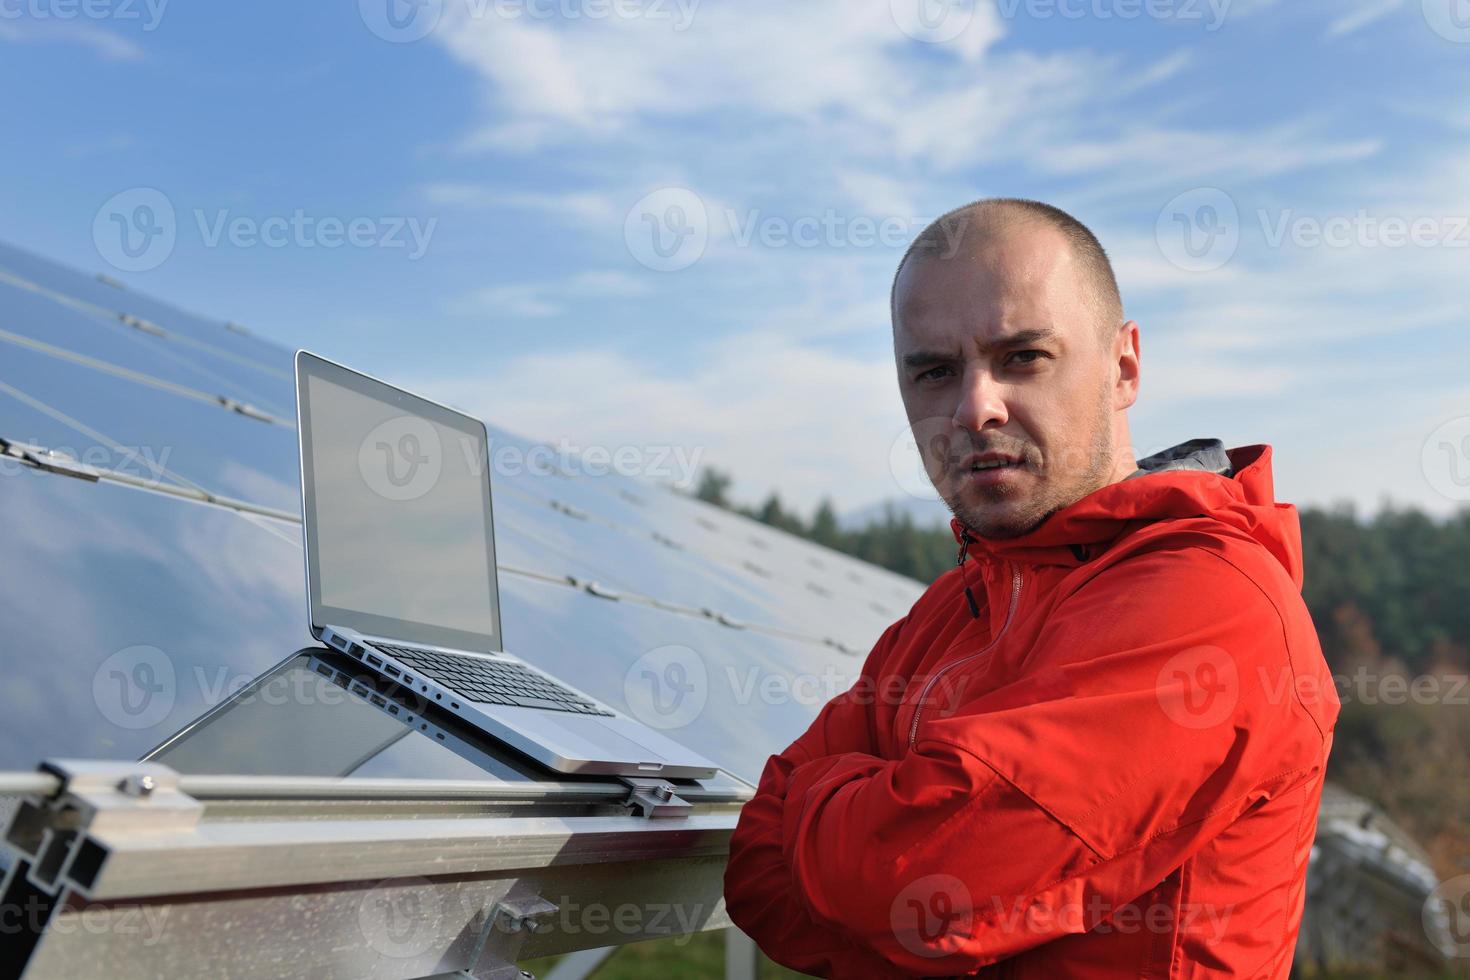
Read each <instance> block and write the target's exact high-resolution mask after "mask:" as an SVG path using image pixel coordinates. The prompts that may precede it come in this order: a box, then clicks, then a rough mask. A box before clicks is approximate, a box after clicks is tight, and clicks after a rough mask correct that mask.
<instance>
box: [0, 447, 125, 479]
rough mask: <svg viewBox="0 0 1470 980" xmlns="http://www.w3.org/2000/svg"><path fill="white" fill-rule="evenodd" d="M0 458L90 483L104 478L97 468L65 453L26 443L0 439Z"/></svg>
mask: <svg viewBox="0 0 1470 980" xmlns="http://www.w3.org/2000/svg"><path fill="white" fill-rule="evenodd" d="M0 456H9V457H11V458H12V459H18V460H20V461H21V462H22V463H25V464H27V465H29V466H34V467H35V468H36V469H38V470H45V471H46V472H48V473H55V474H57V475H59V476H72V477H76V478H77V479H78V480H86V481H88V482H89V483H96V482H97V481H98V480H100V479H101V478H102V474H101V473H100V472H99V471H98V470H97V469H96V468H94V467H91V466H88V465H87V464H86V463H83V462H80V461H79V460H75V459H73V458H72V457H70V456H67V455H65V454H63V453H58V452H55V451H53V450H50V449H47V448H46V447H45V446H33V445H31V444H30V443H26V442H16V441H14V440H12V439H4V438H0Z"/></svg>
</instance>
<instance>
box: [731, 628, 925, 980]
mask: <svg viewBox="0 0 1470 980" xmlns="http://www.w3.org/2000/svg"><path fill="white" fill-rule="evenodd" d="M907 618H908V617H904V618H903V619H900V620H899V621H898V622H896V623H894V624H893V625H891V626H889V627H888V629H886V630H885V631H884V632H883V635H882V636H880V637H879V638H878V642H877V643H876V644H874V646H873V650H872V652H871V653H869V654H868V659H867V661H866V662H865V663H864V666H863V671H862V673H861V675H860V679H859V681H858V683H857V684H856V685H854V688H853V689H852V690H849V691H847V692H845V693H843V694H839V695H838V696H837V697H835V698H833V699H832V700H831V701H829V702H827V704H826V705H824V706H823V708H822V710H821V711H820V712H819V713H818V714H817V718H816V720H815V721H814V722H812V724H811V727H810V728H808V729H807V731H806V732H805V734H803V735H802V736H801V737H800V738H798V739H797V740H796V741H795V742H793V743H792V744H791V745H790V746H789V747H788V748H787V749H786V750H785V751H784V752H782V753H780V754H779V755H773V756H771V757H770V758H769V759H768V760H767V761H766V766H765V769H764V771H763V772H762V773H761V778H760V784H759V786H758V787H757V789H756V793H755V796H754V797H753V798H752V799H751V800H750V801H749V802H748V803H746V804H745V807H744V808H743V809H742V810H741V813H740V820H739V823H738V824H737V826H736V828H735V832H734V834H733V835H732V836H731V839H730V859H729V863H728V865H727V866H726V870H725V905H726V910H727V911H728V913H729V915H730V919H731V921H733V922H734V923H735V924H736V925H737V926H739V927H740V928H741V929H742V930H743V931H744V932H745V933H746V934H748V935H749V936H750V937H751V938H752V939H754V940H755V942H756V944H757V945H758V946H760V948H761V949H762V950H763V951H764V952H765V953H766V955H767V956H769V957H771V958H772V959H774V960H775V961H776V962H778V963H781V964H782V965H784V966H788V967H791V968H792V969H795V970H801V971H803V972H806V973H813V974H816V975H818V976H862V977H875V978H876V977H884V976H893V975H896V974H894V971H893V967H892V965H891V964H889V963H888V962H887V961H886V960H884V959H882V958H881V957H879V956H877V955H876V954H875V953H873V952H872V951H871V950H869V949H867V948H866V947H863V946H861V945H860V944H858V943H856V942H854V941H853V939H852V938H851V937H849V936H848V935H846V934H845V933H843V932H842V931H840V930H835V929H831V928H828V927H827V926H824V925H820V924H818V923H817V922H816V921H815V920H814V919H813V918H812V917H811V915H810V914H809V913H808V911H807V908H806V905H805V903H804V902H802V901H801V900H800V899H799V898H798V897H797V896H796V895H795V893H794V884H795V883H794V882H793V880H792V877H791V869H790V866H789V864H788V863H787V860H786V858H785V856H784V855H783V854H782V847H781V842H782V820H783V814H784V811H785V803H786V795H787V789H788V786H789V784H790V779H791V775H792V773H793V771H795V770H796V769H798V768H807V767H809V766H823V765H825V764H827V762H828V761H829V760H830V761H836V760H837V759H841V758H846V757H848V756H857V757H868V756H870V755H871V754H872V753H874V752H876V751H877V738H876V732H875V728H874V726H875V724H876V722H875V718H874V713H873V707H872V703H873V701H874V700H875V697H876V692H878V691H879V690H881V689H880V688H879V686H878V684H877V680H876V679H877V677H878V675H879V672H880V671H881V669H882V665H883V663H884V662H885V660H886V659H887V657H888V654H889V653H890V652H891V650H892V649H893V646H894V644H895V643H896V642H897V641H898V637H899V635H900V633H901V631H902V629H903V626H904V624H905V622H906V621H907Z"/></svg>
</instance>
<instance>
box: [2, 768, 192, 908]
mask: <svg viewBox="0 0 1470 980" xmlns="http://www.w3.org/2000/svg"><path fill="white" fill-rule="evenodd" d="M40 768H41V771H42V772H48V773H51V774H52V775H54V776H56V777H57V778H58V779H60V780H61V788H60V790H59V791H58V792H57V793H56V795H55V796H53V797H51V798H49V799H46V800H41V801H39V802H38V801H34V800H29V799H28V800H22V801H21V804H20V806H19V807H17V808H16V811H15V813H14V814H13V815H12V816H11V819H10V823H9V824H8V825H7V826H6V828H5V837H4V841H5V843H6V844H7V845H9V846H10V847H11V848H12V849H13V850H14V851H15V852H16V853H17V854H18V855H19V856H20V858H21V859H22V860H23V861H25V862H26V863H27V864H28V865H29V867H30V872H29V873H28V875H27V878H28V880H29V881H30V882H31V884H32V885H34V886H35V887H36V888H39V889H40V890H42V891H44V892H46V893H47V894H49V895H56V894H58V893H59V892H60V890H61V888H62V887H63V886H67V887H71V888H74V889H75V890H77V891H78V892H80V893H81V894H82V895H84V896H85V895H87V894H88V892H89V890H90V889H91V887H92V885H93V884H94V883H96V881H97V879H98V877H99V876H100V875H101V873H102V868H103V866H104V865H105V864H106V863H107V858H108V856H109V854H110V853H111V852H110V851H109V849H108V847H107V845H106V844H105V843H103V841H102V839H100V838H101V837H104V836H106V835H109V834H118V833H129V832H137V833H158V832H160V831H163V832H167V831H176V830H181V829H183V830H187V829H188V828H191V827H194V826H196V825H197V824H198V823H199V818H200V817H201V816H202V815H203V814H204V806H203V804H201V803H199V801H197V800H195V799H194V798H193V797H190V796H186V795H184V793H182V792H181V791H180V790H179V775H178V773H176V772H174V771H173V770H172V769H170V768H168V767H167V766H161V765H158V764H157V763H152V762H86V761H79V760H72V759H60V760H53V761H50V762H44V763H42V764H41V766H40Z"/></svg>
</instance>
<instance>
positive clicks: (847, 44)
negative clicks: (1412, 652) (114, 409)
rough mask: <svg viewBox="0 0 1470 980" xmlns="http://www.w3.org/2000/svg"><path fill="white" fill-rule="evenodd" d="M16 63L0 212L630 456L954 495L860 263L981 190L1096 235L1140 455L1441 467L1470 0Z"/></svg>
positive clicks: (639, 28)
mask: <svg viewBox="0 0 1470 980" xmlns="http://www.w3.org/2000/svg"><path fill="white" fill-rule="evenodd" d="M0 87H3V90H4V91H5V92H6V93H7V96H6V97H5V98H4V99H0V239H4V240H5V241H7V242H9V243H11V244H14V245H17V246H20V247H23V248H26V249H29V250H31V251H33V252H36V253H38V254H41V255H43V256H46V257H49V258H52V259H54V260H57V261H61V262H64V263H66V264H69V265H73V266H76V267H79V268H81V269H84V270H87V271H97V272H105V273H107V274H108V275H111V276H113V277H114V278H117V279H119V280H122V281H124V282H126V283H127V284H128V285H129V286H130V287H132V288H134V289H137V290H141V291H145V292H148V293H151V294H154V295H156V296H158V297H161V298H163V299H166V300H169V301H171V302H174V303H176V304H178V305H180V306H183V307H185V308H188V309H191V310H195V311H198V312H201V313H206V314H210V315H213V316H217V317H219V318H221V319H228V320H232V321H235V322H237V323H242V324H245V325H246V326H248V327H250V328H251V329H252V330H254V331H255V332H256V333H258V334H261V335H262V336H265V337H267V338H270V339H273V340H276V341H278V342H280V343H281V344H283V345H285V346H288V347H292V348H294V347H297V346H305V347H309V348H312V349H314V350H317V351H320V352H322V353H324V354H327V355H329V356H332V357H335V358H336V359H339V360H342V361H345V362H346V363H348V364H350V365H353V366H355V367H359V368H361V369H363V370H367V371H369V372H371V373H374V374H378V375H381V376H383V377H387V378H390V379H392V380H395V381H399V382H402V383H405V384H407V385H409V386H411V387H414V388H415V389H417V390H420V391H422V392H424V393H425V394H428V395H431V396H433V397H436V398H438V399H440V400H443V401H447V402H450V403H452V404H455V405H458V406H461V407H463V408H466V409H468V410H470V411H472V412H474V413H476V414H478V415H480V416H481V417H483V418H484V419H485V420H486V421H487V422H490V423H491V424H492V425H495V426H498V427H500V428H502V429H506V430H510V431H513V432H517V433H520V434H522V435H525V436H529V437H532V438H536V439H544V440H548V441H552V442H554V443H558V444H560V445H563V446H564V447H566V448H567V449H568V450H569V451H572V452H576V451H582V452H586V451H587V450H589V449H598V450H600V451H601V452H602V453H604V455H610V456H612V457H613V458H614V459H617V460H620V461H621V462H619V463H617V464H615V465H617V466H622V467H624V468H626V469H628V470H629V471H631V472H634V473H635V474H636V475H641V476H645V477H647V478H651V479H660V480H678V479H686V478H688V477H689V476H690V475H691V474H693V473H694V472H696V469H695V467H696V466H713V467H717V468H719V469H721V470H724V471H726V472H729V473H731V474H733V476H734V477H735V483H734V486H733V494H734V496H735V497H736V498H737V499H738V500H742V501H745V502H750V503H755V502H758V501H759V500H760V499H761V498H763V497H764V496H765V495H766V494H767V493H769V492H770V491H771V490H773V489H774V490H779V491H780V493H781V495H782V498H783V500H784V501H785V502H787V503H788V504H790V505H793V506H795V507H796V508H797V509H798V510H800V511H802V512H804V513H807V514H809V513H810V512H811V509H812V508H814V507H815V506H816V504H817V503H818V501H819V500H820V499H822V498H823V497H828V498H830V499H832V500H833V501H834V503H835V504H836V506H837V508H838V510H839V511H840V512H854V511H861V510H863V509H864V508H867V507H869V506H871V505H873V504H874V503H875V502H878V501H882V500H886V499H895V500H898V501H901V502H916V503H915V504H914V506H916V507H919V508H925V507H927V508H930V509H931V510H932V512H934V513H936V514H940V515H942V514H943V512H942V507H941V505H939V504H937V503H934V502H933V493H932V490H930V489H928V488H927V485H926V484H925V483H924V481H923V479H922V477H921V476H920V475H919V472H918V470H917V466H916V464H915V462H914V458H913V455H912V451H911V448H910V447H909V446H908V445H907V444H906V439H905V435H906V429H907V426H906V424H905V420H904V413H903V408H902V404H901V402H900V401H899V397H898V389H897V384H896V381H895V376H894V366H893V360H892V347H891V339H890V332H889V319H888V305H887V300H888V289H889V285H890V282H891V278H892V275H893V271H894V267H895V266H896V264H897V262H898V259H899V258H900V256H901V255H902V253H903V250H904V248H905V246H906V245H907V243H908V241H909V240H910V239H911V238H912V237H913V235H915V234H916V233H917V232H918V231H919V230H920V229H921V228H922V227H923V226H924V225H925V224H926V223H927V222H928V221H929V220H930V219H932V218H934V217H936V216H938V215H939V214H941V213H943V212H944V211H946V210H948V209H950V208H952V207H954V206H956V205H959V204H963V203H965V202H967V201H970V200H973V199H976V198H980V197H986V196H994V195H1005V196H1019V197H1030V198H1036V199H1040V200H1044V201H1047V202H1049V203H1052V204H1056V205H1058V206H1060V207H1063V208H1065V209H1067V210H1068V211H1070V212H1072V213H1073V214H1075V215H1076V216H1077V217H1078V218H1080V219H1081V220H1082V221H1084V222H1085V223H1087V224H1088V225H1089V226H1090V227H1091V228H1092V229H1093V230H1094V231H1095V232H1096V233H1097V235H1098V237H1099V238H1100V239H1101V240H1102V242H1103V244H1104V246H1105V247H1106V248H1107V249H1108V251H1109V254H1110V255H1111V256H1112V259H1113V261H1114V264H1115V267H1116V270H1117V274H1118V279H1119V283H1120V287H1121V289H1122V293H1123V299H1124V305H1125V310H1126V313H1127V315H1128V316H1129V317H1130V318H1132V319H1134V320H1137V321H1138V323H1139V325H1140V330H1141V337H1142V341H1141V346H1142V353H1143V373H1142V384H1141V390H1140V396H1139V400H1138V403H1137V404H1136V405H1135V406H1134V408H1133V409H1132V410H1131V411H1130V413H1129V416H1130V423H1131V427H1132V433H1133V436H1134V444H1135V452H1136V455H1138V456H1140V457H1141V456H1143V455H1147V454H1148V453H1150V452H1154V451H1157V450H1158V449H1161V448H1164V447H1166V446H1170V445H1173V444H1175V443H1178V442H1181V441H1184V440H1186V439H1191V438H1198V437H1215V438H1220V439H1223V440H1224V441H1225V444H1226V445H1227V446H1244V445H1251V444H1255V443H1269V444H1270V445H1272V446H1273V447H1274V453H1275V459H1274V462H1275V475H1276V489H1277V495H1278V498H1279V499H1283V500H1287V501H1290V502H1293V503H1296V504H1298V505H1314V504H1315V505H1327V504H1332V503H1336V502H1340V501H1348V502H1352V503H1353V504H1354V505H1355V506H1356V507H1357V508H1358V509H1359V512H1360V513H1372V512H1374V511H1375V510H1377V509H1378V508H1379V507H1381V506H1383V505H1384V504H1385V503H1386V502H1391V503H1393V504H1396V505H1414V506H1419V507H1423V508H1426V509H1429V510H1431V511H1433V512H1435V513H1437V514H1444V513H1448V512H1450V511H1451V510H1452V509H1453V508H1455V507H1457V506H1459V505H1460V504H1461V503H1463V502H1464V501H1466V500H1470V380H1467V377H1466V368H1467V366H1470V330H1467V327H1470V323H1467V314H1466V305H1465V298H1466V292H1467V289H1466V287H1467V285H1470V180H1467V177H1470V162H1467V161H1470V152H1467V150H1470V0H1330V2H1329V0H1290V2H1288V0H1275V2H1272V0H802V2H800V3H790V2H775V0H738V2H736V0H360V2H357V0H339V2H336V3H330V4H306V3H299V2H293V3H287V2H277V0H255V2H252V3H250V4H235V5H225V4H197V3H196V4H183V3H171V2H168V0H0ZM620 450H622V451H624V452H623V453H622V454H621V455H618V454H619V451H620ZM671 459H676V460H679V461H681V462H680V465H677V466H675V465H671V464H670V462H669V461H670V460H671Z"/></svg>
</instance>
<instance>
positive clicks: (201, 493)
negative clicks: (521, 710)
mask: <svg viewBox="0 0 1470 980" xmlns="http://www.w3.org/2000/svg"><path fill="white" fill-rule="evenodd" d="M9 387H10V386H9V385H7V384H5V382H3V381H0V388H9ZM104 438H105V437H104ZM14 446H23V447H24V448H27V449H35V450H41V449H42V448H43V447H29V446H25V444H21V443H13V442H10V441H9V440H6V439H5V438H4V437H3V436H0V454H4V452H5V451H6V450H9V449H10V448H11V447H14ZM16 458H20V459H22V460H23V461H27V460H25V457H24V456H21V457H16ZM86 469H87V470H88V471H89V472H90V473H93V474H95V475H96V476H97V477H98V478H99V479H101V480H106V481H109V482H113V483H118V484H121V485H124V486H127V487H130V488H132V489H136V490H141V491H143V492H151V493H157V494H160V495H162V496H165V497H172V498H176V499H184V500H188V501H191V502H193V503H198V504H205V505H210V506H215V507H220V508H223V509H225V510H230V511H233V512H236V513H239V514H241V515H243V516H256V517H266V518H271V519H273V520H276V521H282V522H285V523H290V524H296V525H299V524H300V523H301V518H300V516H299V515H296V514H292V513H290V512H287V511H282V510H276V509H274V508H269V507H262V506H258V505H254V504H250V503H247V502H245V501H239V500H234V499H232V498H229V497H223V496H220V495H217V494H211V493H209V492H208V491H205V490H201V489H198V488H194V487H173V486H167V485H159V484H156V483H150V482H149V481H145V480H143V479H141V478H139V477H135V476H133V475H132V474H129V473H123V472H120V471H115V470H106V469H99V468H94V467H87V468H86ZM262 526H264V525H262ZM287 540H291V541H292V542H293V543H296V542H295V541H294V538H290V539H287ZM498 569H499V571H501V572H504V573H507V574H511V575H519V576H523V577H526V578H530V579H533V580H536V581H541V582H547V583H551V584H555V585H561V586H565V587H567V588H571V589H573V590H576V591H585V592H590V593H591V594H593V595H598V594H599V593H598V592H597V591H595V590H594V589H592V588H589V586H593V585H595V584H596V583H595V582H589V581H584V580H581V579H579V578H577V577H576V576H575V575H557V574H555V573H547V572H539V571H535V570H532V569H526V568H521V567H518V566H513V565H505V564H501V565H499V566H498ZM612 601H626V602H629V603H634V604H637V605H643V606H648V607H649V608H653V609H659V610H661V611H664V612H669V613H673V614H676V615H684V616H689V617H692V618H696V619H710V620H713V621H715V622H718V623H721V624H723V625H727V626H730V625H733V624H734V623H735V622H736V621H735V620H733V619H732V618H731V617H729V616H727V615H725V614H722V613H719V612H718V611H716V610H712V609H709V608H707V607H705V608H700V607H694V606H688V605H684V604H681V603H675V602H669V601H667V600H663V599H658V598H656V597H654V596H648V595H644V594H641V593H638V592H634V591H631V590H621V591H620V592H619V593H618V595H617V598H616V600H612ZM736 628H740V629H749V630H752V631H753V632H759V633H762V634H765V635H768V636H780V637H784V638H787V639H791V640H796V641H799V642H802V643H811V644H816V645H820V646H829V647H834V646H835V647H836V648H838V649H840V650H843V651H844V652H850V648H848V647H846V646H845V645H843V644H841V643H840V642H837V641H834V640H833V639H832V638H830V637H819V636H815V635H812V634H807V633H802V632H799V631H796V630H789V629H784V628H782V627H780V626H776V625H773V624H769V623H760V622H745V621H739V624H738V626H737V627H736Z"/></svg>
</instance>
